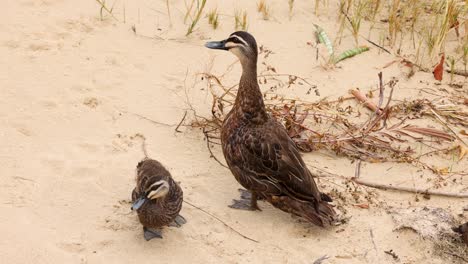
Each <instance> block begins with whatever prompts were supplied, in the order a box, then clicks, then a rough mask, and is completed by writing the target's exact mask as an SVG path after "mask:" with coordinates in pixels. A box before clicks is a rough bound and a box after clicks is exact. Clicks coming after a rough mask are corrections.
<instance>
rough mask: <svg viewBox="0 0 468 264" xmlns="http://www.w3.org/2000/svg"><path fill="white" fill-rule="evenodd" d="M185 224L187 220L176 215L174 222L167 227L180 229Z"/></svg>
mask: <svg viewBox="0 0 468 264" xmlns="http://www.w3.org/2000/svg"><path fill="white" fill-rule="evenodd" d="M185 223H187V220H185V218H184V217H183V216H181V215H177V216H176V218H175V219H174V222H172V223H170V224H169V226H173V227H181V226H182V225H184V224H185Z"/></svg>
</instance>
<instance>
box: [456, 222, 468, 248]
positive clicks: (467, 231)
mask: <svg viewBox="0 0 468 264" xmlns="http://www.w3.org/2000/svg"><path fill="white" fill-rule="evenodd" d="M453 231H455V232H457V233H459V234H460V235H461V238H462V240H463V242H465V244H466V245H467V246H468V222H466V223H464V224H463V225H460V226H458V227H456V228H453Z"/></svg>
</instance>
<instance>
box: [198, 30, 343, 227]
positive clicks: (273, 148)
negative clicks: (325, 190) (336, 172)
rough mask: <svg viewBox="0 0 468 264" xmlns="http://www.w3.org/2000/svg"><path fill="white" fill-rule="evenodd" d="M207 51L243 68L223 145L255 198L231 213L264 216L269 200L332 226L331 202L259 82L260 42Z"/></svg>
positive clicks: (248, 39) (237, 35)
mask: <svg viewBox="0 0 468 264" xmlns="http://www.w3.org/2000/svg"><path fill="white" fill-rule="evenodd" d="M205 46H206V47H207V48H210V49H220V50H226V51H230V52H232V53H233V54H234V55H236V56H237V58H239V61H240V63H241V65H242V76H241V78H240V82H239V90H238V93H237V97H236V100H235V103H234V106H233V108H232V109H231V111H230V112H229V113H228V114H227V115H226V118H225V120H224V122H223V126H222V129H221V144H222V148H223V154H224V157H225V159H226V162H227V164H228V167H229V169H230V170H231V172H232V174H234V177H235V178H236V180H237V181H238V182H239V183H240V184H241V185H242V186H243V187H244V188H246V189H247V190H248V191H249V192H250V194H251V195H249V196H246V195H243V198H244V200H234V204H233V205H232V206H231V207H233V208H238V209H249V210H259V208H258V205H257V200H258V199H265V200H267V201H268V202H270V203H271V204H272V205H273V206H275V207H277V208H279V209H281V210H283V211H286V212H289V213H292V214H295V215H298V216H301V217H303V218H305V219H307V220H308V221H310V222H311V223H314V224H316V225H318V226H328V225H330V224H331V223H332V222H333V221H334V218H335V215H336V214H335V211H334V209H333V207H332V206H331V205H330V204H329V203H328V202H331V199H330V197H328V196H327V195H325V194H322V193H320V192H319V190H318V187H317V184H316V183H315V181H314V179H313V176H312V174H311V173H310V171H309V170H308V169H307V167H306V165H305V163H304V161H303V160H302V157H301V155H300V154H299V150H298V149H297V147H296V145H295V143H294V142H293V141H292V140H291V138H290V137H289V136H288V133H287V132H286V129H285V128H284V127H283V125H281V124H280V123H279V122H278V121H276V120H275V119H274V118H273V117H271V116H270V115H269V114H268V113H267V111H266V109H265V104H264V102H263V97H262V93H261V91H260V88H259V86H258V81H257V55H258V51H257V43H256V41H255V38H254V37H253V36H252V35H251V34H249V33H247V32H245V31H237V32H234V33H232V34H231V35H230V36H229V38H227V39H225V40H222V41H211V42H207V43H206V44H205ZM245 198H247V199H249V200H250V201H246V199H245Z"/></svg>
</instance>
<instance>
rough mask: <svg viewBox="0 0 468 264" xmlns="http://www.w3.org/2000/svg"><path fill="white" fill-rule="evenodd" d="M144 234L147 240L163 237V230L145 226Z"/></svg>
mask: <svg viewBox="0 0 468 264" xmlns="http://www.w3.org/2000/svg"><path fill="white" fill-rule="evenodd" d="M143 236H144V237H145V240H146V241H150V240H151V239H153V238H163V237H162V234H161V230H152V229H149V228H147V227H143Z"/></svg>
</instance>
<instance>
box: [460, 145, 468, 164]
mask: <svg viewBox="0 0 468 264" xmlns="http://www.w3.org/2000/svg"><path fill="white" fill-rule="evenodd" d="M458 148H459V150H460V154H458V160H459V161H460V160H462V159H463V158H464V157H465V155H466V154H467V153H468V148H467V147H465V145H459V146H458Z"/></svg>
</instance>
